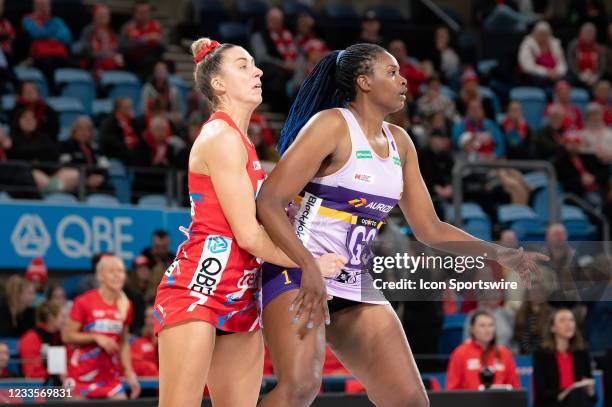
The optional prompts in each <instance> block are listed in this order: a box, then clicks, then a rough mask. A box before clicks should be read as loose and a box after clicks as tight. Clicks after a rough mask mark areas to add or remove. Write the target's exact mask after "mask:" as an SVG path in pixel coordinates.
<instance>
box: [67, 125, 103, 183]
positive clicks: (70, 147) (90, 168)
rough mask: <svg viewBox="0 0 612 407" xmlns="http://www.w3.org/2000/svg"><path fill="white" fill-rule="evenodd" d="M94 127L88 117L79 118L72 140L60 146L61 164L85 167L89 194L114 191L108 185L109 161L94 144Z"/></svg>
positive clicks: (73, 129) (72, 129) (73, 128)
mask: <svg viewBox="0 0 612 407" xmlns="http://www.w3.org/2000/svg"><path fill="white" fill-rule="evenodd" d="M93 137H94V127H93V122H92V121H91V119H90V118H89V117H88V116H79V117H78V118H77V119H76V120H75V121H74V123H73V124H72V128H71V129H70V138H69V139H68V140H66V141H63V142H62V143H61V144H60V159H59V160H60V162H61V163H62V164H63V165H65V166H71V165H74V166H80V165H85V166H86V169H85V176H86V179H85V185H86V186H87V190H88V191H89V192H92V193H93V192H103V191H107V192H109V191H112V187H111V186H110V185H109V184H108V179H107V176H108V174H107V172H106V169H107V168H108V160H107V159H106V157H103V156H100V154H99V153H98V149H97V147H96V146H95V145H94V144H93Z"/></svg>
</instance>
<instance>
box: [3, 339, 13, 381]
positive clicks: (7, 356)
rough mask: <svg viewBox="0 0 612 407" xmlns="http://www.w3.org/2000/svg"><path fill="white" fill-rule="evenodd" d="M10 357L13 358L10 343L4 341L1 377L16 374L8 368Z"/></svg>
mask: <svg viewBox="0 0 612 407" xmlns="http://www.w3.org/2000/svg"><path fill="white" fill-rule="evenodd" d="M10 358H11V354H10V351H9V347H8V345H7V344H6V343H4V342H0V378H1V379H4V378H7V377H14V376H15V374H14V373H13V372H9V370H8V364H9V359H10Z"/></svg>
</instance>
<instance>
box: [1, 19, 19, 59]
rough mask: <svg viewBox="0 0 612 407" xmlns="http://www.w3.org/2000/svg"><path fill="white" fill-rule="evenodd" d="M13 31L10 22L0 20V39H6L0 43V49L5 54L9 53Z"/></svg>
mask: <svg viewBox="0 0 612 407" xmlns="http://www.w3.org/2000/svg"><path fill="white" fill-rule="evenodd" d="M15 34H16V33H15V29H14V28H13V26H12V25H11V22H10V21H9V20H7V19H6V18H4V19H0V37H6V39H5V40H2V41H0V48H2V50H3V51H4V52H6V53H10V52H11V41H12V40H13V39H14V38H15Z"/></svg>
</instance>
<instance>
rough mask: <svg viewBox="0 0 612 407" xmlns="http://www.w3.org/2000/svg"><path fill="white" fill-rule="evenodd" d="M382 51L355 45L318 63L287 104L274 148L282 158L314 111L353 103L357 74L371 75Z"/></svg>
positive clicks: (377, 47) (369, 46)
mask: <svg viewBox="0 0 612 407" xmlns="http://www.w3.org/2000/svg"><path fill="white" fill-rule="evenodd" d="M383 52H385V49H384V48H383V47H381V46H379V45H376V44H365V43H364V44H355V45H351V46H350V47H348V48H347V49H345V50H344V51H333V52H330V53H329V54H328V55H326V56H325V57H324V58H323V59H322V60H321V61H319V62H318V63H317V64H316V65H315V67H314V68H313V70H312V72H310V74H309V75H308V76H307V77H306V79H305V80H304V83H303V84H302V86H301V87H300V90H299V92H298V94H297V96H296V98H295V100H294V101H293V104H292V105H291V109H290V110H289V116H288V117H287V120H286V121H285V125H284V126H283V129H282V130H281V134H280V137H279V139H278V143H277V144H276V149H277V150H278V154H279V156H282V155H283V154H284V153H285V151H286V150H287V148H289V146H290V145H291V143H293V141H294V140H295V138H296V137H297V135H298V133H299V131H300V129H301V128H302V127H303V126H304V125H305V124H306V122H307V121H308V120H310V118H311V117H312V116H314V115H315V114H317V113H318V112H320V111H322V110H325V109H331V108H334V107H343V106H345V105H346V104H347V103H348V102H351V101H353V100H355V97H356V95H357V88H356V86H355V85H356V82H357V77H358V76H359V75H364V74H365V75H367V74H370V73H372V70H373V67H374V60H375V58H376V56H377V55H378V54H380V53H383Z"/></svg>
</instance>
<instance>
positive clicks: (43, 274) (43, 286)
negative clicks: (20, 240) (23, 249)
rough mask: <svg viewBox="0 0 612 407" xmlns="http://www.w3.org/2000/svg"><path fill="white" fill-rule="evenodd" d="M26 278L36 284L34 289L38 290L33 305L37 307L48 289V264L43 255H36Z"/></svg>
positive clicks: (26, 273)
mask: <svg viewBox="0 0 612 407" xmlns="http://www.w3.org/2000/svg"><path fill="white" fill-rule="evenodd" d="M24 277H25V279H26V280H28V281H31V282H32V284H34V290H35V291H36V297H34V302H33V303H32V306H33V307H34V308H37V307H38V306H39V305H40V304H41V303H42V302H43V301H44V300H45V292H46V291H47V279H48V277H49V276H48V273H47V266H46V265H45V262H44V261H43V259H42V257H34V258H33V259H32V261H30V264H28V268H27V269H26V272H25V276H24Z"/></svg>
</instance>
